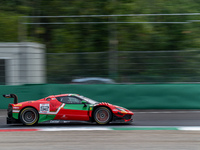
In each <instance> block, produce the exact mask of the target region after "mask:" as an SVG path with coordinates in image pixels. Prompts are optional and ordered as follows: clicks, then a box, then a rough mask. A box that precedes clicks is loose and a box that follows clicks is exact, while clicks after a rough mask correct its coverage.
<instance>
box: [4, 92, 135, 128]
mask: <svg viewBox="0 0 200 150" xmlns="http://www.w3.org/2000/svg"><path fill="white" fill-rule="evenodd" d="M3 96H4V97H5V98H14V104H9V105H8V110H7V112H8V117H7V124H12V123H22V124H24V125H36V124H38V123H55V122H57V123H65V122H70V121H87V122H96V123H97V124H108V123H110V122H119V123H130V122H132V121H133V115H134V113H133V112H131V111H130V110H128V109H125V108H122V107H119V106H116V105H112V104H109V103H105V102H101V103H99V102H97V101H94V100H92V99H89V98H86V97H84V96H80V95H78V94H60V95H51V96H48V97H46V98H42V99H39V100H36V101H25V102H21V103H18V98H17V96H16V95H15V94H8V95H3Z"/></svg>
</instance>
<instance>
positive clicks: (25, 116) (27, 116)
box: [20, 107, 39, 125]
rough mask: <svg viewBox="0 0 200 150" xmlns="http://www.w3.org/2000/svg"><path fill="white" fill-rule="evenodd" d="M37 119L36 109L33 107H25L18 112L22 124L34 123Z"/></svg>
mask: <svg viewBox="0 0 200 150" xmlns="http://www.w3.org/2000/svg"><path fill="white" fill-rule="evenodd" d="M38 119H39V114H38V111H37V110H36V109H34V108H31V107H27V108H24V109H23V110H22V112H21V113H20V121H21V122H22V123H23V124H24V125H35V124H37V122H38Z"/></svg>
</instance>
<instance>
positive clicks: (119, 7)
mask: <svg viewBox="0 0 200 150" xmlns="http://www.w3.org/2000/svg"><path fill="white" fill-rule="evenodd" d="M199 6H200V2H199V1H198V0H174V1H166V0H123V1H119V0H104V1H94V0H73V1H66V0H51V1H49V0H34V1H30V0H1V1H0V34H1V37H0V41H2V42H7V41H17V40H18V27H17V26H16V25H17V24H18V18H19V16H69V15H108V14H172V13H195V12H199V11H200V7H199ZM199 19H200V18H199V16H185V15H182V16H164V15H162V16H136V17H116V18H114V19H113V18H111V17H90V18H89V17H81V18H32V19H28V20H27V21H28V22H43V23H52V22H54V23H55V22H68V23H72V22H107V21H119V22H120V21H121V22H137V23H133V24H114V25H109V24H62V25H61V24H48V25H47V24H37V25H29V26H28V34H27V40H28V41H34V42H41V43H44V44H45V45H46V46H47V52H50V53H68V52H108V51H109V49H110V47H111V45H109V44H111V43H114V46H115V51H118V53H119V54H118V62H113V63H119V65H118V66H117V67H118V70H117V71H118V75H119V76H122V77H129V78H133V79H131V81H136V79H137V81H142V80H144V78H145V77H146V76H158V77H159V76H160V77H161V78H157V79H158V81H160V80H165V81H167V78H168V77H169V76H174V77H175V76H176V77H180V81H182V79H183V78H184V77H182V78H181V76H183V75H187V76H188V78H189V77H190V76H199V73H200V71H198V70H197V69H196V67H197V65H194V64H195V62H197V61H198V58H196V59H188V58H187V57H185V55H184V54H183V53H178V52H177V53H176V52H173V53H168V51H177V50H182V51H188V50H194V49H198V48H199V46H200V44H199V43H200V42H199V41H200V36H199V34H200V33H199V23H188V24H187V23H185V24H184V23H182V24H181V23H180V24H163V23H160V24H158V23H153V22H187V21H188V20H199ZM138 22H141V23H138ZM145 22H151V23H145ZM111 33H112V34H111ZM112 35H114V36H112ZM111 37H112V38H113V37H114V38H115V39H114V42H113V39H112V38H111ZM124 51H131V52H135V53H131V54H128V53H127V54H125V53H123V52H124ZM137 51H140V52H144V51H146V52H147V51H156V52H159V51H166V52H165V53H151V54H150V53H138V52H137ZM163 55H165V56H166V57H164V56H163ZM186 55H187V54H186ZM191 55H192V54H191ZM196 55H197V56H198V54H196ZM88 57H89V56H88V55H80V54H77V55H76V56H75V55H74V56H73V58H74V59H76V61H75V60H72V59H66V60H65V61H63V59H64V58H63V57H62V59H61V56H57V55H56V56H50V59H48V63H50V61H51V63H52V61H54V62H55V63H57V64H62V63H65V64H72V63H75V64H76V66H73V67H74V68H75V69H76V70H79V71H74V72H70V74H67V73H68V72H69V71H70V70H72V68H73V67H72V66H69V65H61V66H59V67H55V66H54V67H52V66H48V72H49V73H48V75H49V76H52V77H54V76H55V75H56V74H57V72H56V70H57V69H59V70H60V71H61V72H62V70H63V74H66V75H67V76H62V77H60V78H59V77H58V79H56V82H57V81H60V82H62V81H63V80H65V79H66V82H68V81H69V80H70V79H71V78H72V77H74V76H108V74H109V73H108V70H109V69H110V68H109V63H108V61H103V63H102V62H101V61H100V59H98V58H99V55H94V56H93V57H94V58H93V59H92V60H90V59H88ZM90 57H91V56H90ZM101 57H104V58H107V59H110V58H108V57H107V56H105V55H102V56H101ZM51 58H52V59H51ZM85 64H88V65H85ZM89 64H98V65H93V66H92V65H89ZM99 68H101V69H99ZM169 68H170V69H171V70H169ZM176 68H178V69H176ZM188 68H190V69H188ZM183 72H184V73H183ZM60 74H62V73H60ZM165 77H166V79H164V78H165ZM157 79H153V78H147V81H148V80H152V81H156V80H157ZM119 80H120V79H119ZM184 80H185V78H184ZM49 82H53V80H52V78H51V79H50V80H49Z"/></svg>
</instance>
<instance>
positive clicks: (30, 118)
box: [23, 111, 36, 123]
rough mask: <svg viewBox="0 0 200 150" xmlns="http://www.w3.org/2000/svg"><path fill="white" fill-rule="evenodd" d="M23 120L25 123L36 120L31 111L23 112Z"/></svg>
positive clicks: (34, 114)
mask: <svg viewBox="0 0 200 150" xmlns="http://www.w3.org/2000/svg"><path fill="white" fill-rule="evenodd" d="M23 120H24V122H26V123H32V122H34V121H35V120H36V113H35V112H33V111H27V112H24V115H23Z"/></svg>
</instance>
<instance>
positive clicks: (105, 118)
mask: <svg viewBox="0 0 200 150" xmlns="http://www.w3.org/2000/svg"><path fill="white" fill-rule="evenodd" d="M111 118H112V113H111V111H110V110H109V109H108V108H107V107H98V108H97V109H96V110H95V111H94V120H95V121H96V123H98V124H108V123H109V122H110V121H111Z"/></svg>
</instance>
